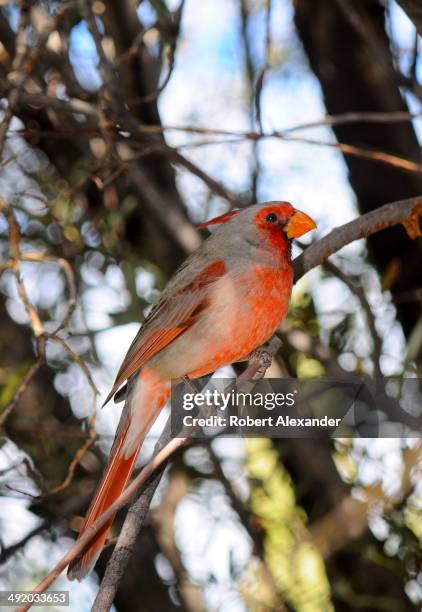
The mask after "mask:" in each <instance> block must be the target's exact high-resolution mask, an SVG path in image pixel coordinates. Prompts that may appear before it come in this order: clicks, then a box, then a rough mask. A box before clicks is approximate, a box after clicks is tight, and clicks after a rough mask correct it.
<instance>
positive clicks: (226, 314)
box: [68, 202, 316, 580]
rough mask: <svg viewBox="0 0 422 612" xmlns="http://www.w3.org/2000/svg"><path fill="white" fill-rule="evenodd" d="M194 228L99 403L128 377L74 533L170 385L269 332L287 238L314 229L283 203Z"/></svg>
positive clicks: (288, 265)
mask: <svg viewBox="0 0 422 612" xmlns="http://www.w3.org/2000/svg"><path fill="white" fill-rule="evenodd" d="M199 227H200V228H204V227H215V228H216V229H215V231H214V232H213V233H212V234H211V236H210V237H209V238H208V239H207V240H205V241H204V242H203V244H202V245H201V246H200V247H199V248H198V249H197V250H196V251H195V252H194V253H193V254H192V255H191V256H190V257H188V259H187V260H186V261H185V263H184V264H183V265H182V266H181V267H180V268H179V270H178V271H177V272H176V273H175V275H174V276H173V278H172V279H171V280H170V282H169V283H168V285H167V287H166V288H165V290H164V292H163V294H162V296H161V298H160V300H159V302H158V303H157V305H156V306H155V307H154V308H153V309H152V311H151V312H150V314H149V315H148V317H147V318H146V320H145V322H144V324H143V325H142V327H141V329H140V330H139V332H138V334H137V335H136V337H135V339H134V340H133V342H132V345H131V346H130V348H129V351H128V353H127V355H126V357H125V359H124V361H123V363H122V365H121V367H120V370H119V372H118V374H117V377H116V381H115V383H114V385H113V388H112V390H111V392H110V394H109V395H108V397H107V399H106V402H105V403H107V402H108V401H109V400H110V399H111V398H112V397H113V396H114V395H115V394H116V393H117V392H118V391H119V389H120V388H121V387H122V385H124V383H125V382H126V381H128V380H129V379H133V380H134V384H133V385H132V386H131V391H130V393H129V395H128V397H126V404H125V408H124V410H123V412H122V416H121V419H120V423H119V426H118V429H117V433H116V437H115V440H114V444H113V446H112V449H111V453H110V458H109V460H108V464H107V467H106V469H105V471H104V475H103V477H102V479H101V482H100V484H99V486H98V489H97V491H96V493H95V496H94V498H93V500H92V502H91V505H90V507H89V510H88V513H87V516H86V518H85V521H84V523H83V525H82V528H81V533H82V532H84V531H86V530H87V529H88V528H89V527H90V525H92V523H93V522H94V521H95V520H96V519H97V518H98V517H99V516H100V515H101V514H102V513H103V512H104V511H105V510H106V509H107V508H108V507H109V506H110V505H111V504H112V503H113V502H114V501H115V500H116V499H117V498H118V497H119V495H120V493H121V492H122V491H123V489H124V488H125V486H126V483H127V482H128V480H129V478H130V475H131V472H132V469H133V467H134V464H135V461H136V457H137V455H138V453H139V450H140V448H141V446H142V443H143V441H144V438H145V436H146V434H147V433H148V431H149V430H150V428H151V427H152V425H153V423H154V421H155V419H156V418H157V416H158V414H159V412H160V411H161V409H162V408H163V406H164V404H165V403H166V401H167V399H168V397H169V394H170V386H171V380H172V379H181V378H183V377H189V378H198V377H200V376H205V375H206V374H209V373H210V372H213V371H214V370H216V369H217V368H219V367H221V366H224V365H228V364H230V363H233V362H235V361H241V360H243V359H245V358H247V356H248V355H249V354H250V353H251V352H252V351H253V350H254V349H256V348H257V347H259V346H260V345H261V344H263V343H264V342H266V341H267V340H268V339H269V338H270V337H271V336H272V335H273V334H274V332H275V330H276V329H277V327H278V326H279V324H280V322H281V320H282V319H283V317H284V316H285V315H286V313H287V309H288V306H289V301H290V297H291V291H292V284H293V267H292V262H291V240H292V239H293V238H296V237H299V236H302V235H303V234H305V233H307V232H309V231H310V230H312V229H314V228H315V227H316V225H315V222H314V221H313V220H312V219H311V218H310V217H309V216H308V215H306V214H305V213H303V212H300V211H298V210H296V209H295V208H293V206H292V205H291V204H289V203H288V202H265V203H264V204H256V205H254V206H250V207H248V208H244V209H241V210H234V211H231V212H229V213H226V214H224V215H221V216H219V217H216V218H215V219H212V220H210V221H207V222H206V223H203V224H201V225H200V226H199ZM111 524H112V520H110V521H109V522H108V523H106V525H105V526H104V527H103V528H102V529H101V530H100V531H99V532H98V533H97V534H96V535H95V537H94V538H93V539H92V540H91V542H90V544H89V547H88V549H86V550H85V551H84V553H83V555H82V556H81V557H79V558H78V559H77V560H75V561H74V562H73V563H72V564H71V565H70V566H69V571H68V576H69V578H71V579H74V578H76V579H78V580H81V579H82V578H84V577H85V576H86V575H87V574H88V573H89V572H90V570H91V569H92V568H93V566H94V565H95V562H96V560H97V558H98V556H99V554H100V552H101V550H102V547H103V545H104V542H105V540H106V538H107V534H108V532H109V530H110V527H111Z"/></svg>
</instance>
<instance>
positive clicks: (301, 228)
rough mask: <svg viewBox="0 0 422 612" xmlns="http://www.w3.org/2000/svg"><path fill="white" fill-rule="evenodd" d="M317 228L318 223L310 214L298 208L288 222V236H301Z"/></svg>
mask: <svg viewBox="0 0 422 612" xmlns="http://www.w3.org/2000/svg"><path fill="white" fill-rule="evenodd" d="M315 228H316V223H315V221H314V220H313V219H311V217H309V215H306V214H305V213H304V212H302V211H300V210H297V211H296V212H295V213H294V214H293V215H292V217H290V221H289V222H288V224H287V237H288V238H299V236H303V234H306V233H308V232H310V231H311V230H313V229H315Z"/></svg>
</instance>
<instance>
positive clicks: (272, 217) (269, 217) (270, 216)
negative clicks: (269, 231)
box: [265, 213, 278, 223]
mask: <svg viewBox="0 0 422 612" xmlns="http://www.w3.org/2000/svg"><path fill="white" fill-rule="evenodd" d="M265 221H268V223H275V222H276V221H278V218H277V215H276V214H275V213H269V214H268V215H267V216H266V217H265Z"/></svg>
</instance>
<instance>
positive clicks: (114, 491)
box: [67, 416, 142, 580]
mask: <svg viewBox="0 0 422 612" xmlns="http://www.w3.org/2000/svg"><path fill="white" fill-rule="evenodd" d="M130 420H131V419H130V417H129V416H128V417H126V418H125V420H124V421H123V422H122V423H121V427H119V431H118V433H117V436H116V439H115V441H114V444H113V447H112V449H111V453H110V458H109V461H108V464H107V467H106V469H105V471H104V475H103V477H102V479H101V482H100V485H99V487H98V489H97V492H96V494H95V496H94V498H93V500H92V502H91V505H90V506H89V509H88V512H87V515H86V517H85V520H84V522H83V524H82V527H81V530H80V532H79V536H80V535H81V534H82V533H84V532H85V531H86V530H87V529H89V527H90V526H91V525H92V524H93V523H94V521H95V520H96V519H97V518H98V517H99V516H101V514H102V513H103V512H104V511H105V510H106V509H107V508H108V507H109V506H111V504H112V503H113V502H115V501H116V499H117V498H118V497H119V495H120V494H121V492H122V491H123V489H124V488H125V487H126V483H127V481H128V480H129V478H130V475H131V473H132V470H133V467H134V464H135V461H136V457H137V456H138V452H139V449H140V447H141V443H142V440H141V441H140V442H139V445H138V448H137V449H136V450H135V452H133V453H132V454H131V455H130V456H129V457H125V456H124V453H123V445H124V443H125V439H126V436H127V433H128V430H129V426H130ZM113 520H114V515H113V516H112V517H111V518H110V519H109V520H108V521H107V523H106V524H105V525H104V526H103V528H102V529H101V530H100V531H99V532H98V533H97V534H96V535H95V537H94V538H93V540H92V541H91V543H90V544H89V548H88V549H87V550H86V551H85V552H84V553H83V555H82V556H81V557H79V558H77V559H75V561H73V562H72V563H71V564H70V565H69V569H68V572H67V575H68V578H69V580H82V579H83V578H85V576H86V575H87V574H89V572H90V571H91V570H92V569H93V567H94V565H95V563H96V561H97V559H98V557H99V555H100V553H101V551H102V548H103V546H104V543H105V541H106V539H107V536H108V533H109V531H110V529H111V525H112V523H113Z"/></svg>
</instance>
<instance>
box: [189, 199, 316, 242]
mask: <svg viewBox="0 0 422 612" xmlns="http://www.w3.org/2000/svg"><path fill="white" fill-rule="evenodd" d="M221 225H225V226H226V228H225V229H226V230H227V231H230V232H239V231H241V232H242V233H246V234H249V235H251V236H252V235H253V236H254V237H255V238H256V241H257V242H258V241H259V242H264V243H268V244H271V245H274V246H275V247H277V246H280V245H282V244H285V243H286V242H290V240H292V239H293V238H299V237H300V236H303V235H304V234H306V233H307V232H309V231H311V230H313V229H315V227H316V223H315V221H314V220H313V219H312V218H311V217H309V215H307V214H306V213H304V212H302V211H300V210H297V209H296V208H294V207H293V206H292V205H291V204H290V203H289V202H264V203H263V204H254V205H253V206H248V207H247V208H241V209H239V210H232V211H230V212H228V213H225V214H224V215H220V216H219V217H215V218H214V219H210V220H209V221H206V222H205V223H201V225H199V226H198V227H199V228H203V227H213V226H221Z"/></svg>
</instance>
